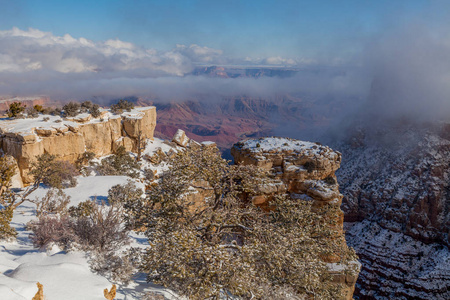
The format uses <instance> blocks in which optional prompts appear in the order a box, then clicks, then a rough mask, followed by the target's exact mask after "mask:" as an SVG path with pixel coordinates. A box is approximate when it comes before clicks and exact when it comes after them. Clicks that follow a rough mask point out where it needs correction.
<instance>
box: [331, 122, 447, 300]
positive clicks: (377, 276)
mask: <svg viewBox="0 0 450 300" xmlns="http://www.w3.org/2000/svg"><path fill="white" fill-rule="evenodd" d="M448 128H449V127H448V126H447V125H445V124H440V125H431V126H430V125H428V126H424V125H421V126H416V125H413V124H404V125H403V127H398V126H397V127H390V128H386V129H385V130H382V131H378V132H370V131H369V130H367V129H362V131H361V130H359V131H358V134H356V135H354V136H353V137H352V138H351V141H352V142H351V143H346V144H345V145H342V146H341V147H340V148H339V149H340V150H341V151H342V152H343V155H344V162H343V165H342V168H341V169H340V170H339V171H338V172H337V175H338V178H339V182H340V184H341V192H342V193H343V195H344V198H343V205H342V207H343V209H344V211H345V218H346V221H347V222H349V223H348V224H347V227H348V231H347V241H348V242H349V244H350V245H351V246H353V247H354V249H355V250H356V252H357V253H358V255H359V256H360V257H361V262H362V270H361V274H360V277H359V279H358V283H357V291H356V297H360V298H361V299H394V298H395V299H449V298H450V280H449V276H448V274H450V265H449V261H450V260H449V257H450V252H449V249H448V247H449V233H450V213H449V211H450V192H449V191H450V156H449V155H448V153H449V152H450V135H449V134H448V132H450V130H448ZM363 131H364V132H363Z"/></svg>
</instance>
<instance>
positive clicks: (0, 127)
mask: <svg viewBox="0 0 450 300" xmlns="http://www.w3.org/2000/svg"><path fill="white" fill-rule="evenodd" d="M152 107H153V106H148V107H137V108H134V109H132V110H131V111H130V112H124V113H122V114H121V115H114V114H112V113H111V112H110V111H109V110H104V109H102V110H101V111H102V112H104V111H106V112H107V113H106V114H104V115H102V116H101V117H99V118H91V119H90V120H89V121H87V122H83V123H77V122H75V121H74V120H78V119H83V118H87V117H89V116H90V114H87V113H82V114H78V115H77V116H76V117H73V118H68V119H64V118H61V117H60V116H51V115H42V114H39V116H38V117H37V118H32V119H9V118H0V133H1V132H3V133H6V132H9V133H14V134H20V135H30V134H35V129H36V128H39V129H55V128H61V127H64V126H66V127H69V126H71V127H74V128H77V127H79V126H80V125H81V124H90V123H98V122H101V119H103V120H105V121H106V120H108V119H116V118H120V117H126V118H134V119H140V118H142V117H143V115H144V112H143V111H145V110H148V109H149V108H152ZM44 118H48V121H44Z"/></svg>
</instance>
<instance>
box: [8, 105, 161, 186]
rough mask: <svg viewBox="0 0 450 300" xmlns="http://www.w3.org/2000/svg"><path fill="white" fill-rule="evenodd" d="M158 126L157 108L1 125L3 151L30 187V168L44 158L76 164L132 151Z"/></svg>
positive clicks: (50, 117)
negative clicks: (82, 157)
mask: <svg viewBox="0 0 450 300" xmlns="http://www.w3.org/2000/svg"><path fill="white" fill-rule="evenodd" d="M155 126H156V108H155V107H143V108H136V109H134V110H132V111H131V112H126V113H123V114H121V115H114V114H111V113H110V112H108V111H104V112H102V114H101V116H100V117H99V118H96V119H95V118H92V117H91V116H90V115H87V114H84V115H79V116H77V117H76V118H71V119H62V118H60V117H59V116H42V115H40V116H39V117H38V118H36V119H17V120H10V119H6V120H2V121H0V147H1V149H2V150H3V152H4V153H6V154H7V155H11V156H13V157H14V158H15V159H16V161H17V163H18V166H19V169H20V174H21V177H22V179H23V181H24V182H25V183H29V182H30V181H31V180H32V179H31V178H30V177H29V176H28V172H29V169H30V164H31V162H32V161H33V160H34V159H35V157H36V156H38V155H40V154H43V153H49V154H53V155H56V156H58V157H59V158H60V159H63V160H67V161H70V162H75V161H76V160H77V159H78V157H79V156H80V155H81V154H83V153H84V152H93V153H95V155H96V156H104V155H108V154H111V153H112V151H114V149H116V148H117V147H119V146H124V147H125V148H126V149H127V150H128V151H131V150H135V148H136V141H137V138H138V136H139V135H140V136H141V138H153V132H154V129H155Z"/></svg>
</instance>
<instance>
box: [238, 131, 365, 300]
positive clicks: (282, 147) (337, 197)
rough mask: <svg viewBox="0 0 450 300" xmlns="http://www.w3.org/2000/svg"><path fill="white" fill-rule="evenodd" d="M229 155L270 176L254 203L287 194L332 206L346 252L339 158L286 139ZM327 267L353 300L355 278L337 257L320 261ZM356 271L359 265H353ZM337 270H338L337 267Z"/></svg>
mask: <svg viewBox="0 0 450 300" xmlns="http://www.w3.org/2000/svg"><path fill="white" fill-rule="evenodd" d="M231 154H232V155H233V156H234V159H235V163H237V164H251V165H255V166H258V167H261V168H263V169H265V170H267V171H270V173H271V174H272V176H271V177H272V180H271V182H270V183H269V184H267V185H265V186H263V187H261V188H260V190H259V191H258V192H259V195H258V196H255V197H253V199H252V200H253V203H254V204H257V205H265V204H266V203H267V201H268V199H270V197H273V196H274V195H275V194H282V193H288V194H290V196H291V197H294V198H298V199H304V200H309V201H313V207H322V206H324V205H331V206H334V207H335V208H337V209H338V214H337V215H336V216H333V217H334V218H336V220H335V223H334V224H336V225H335V226H336V229H339V230H338V231H337V236H333V237H330V238H334V239H337V240H338V241H339V243H340V247H341V249H342V250H346V249H348V247H347V244H346V241H345V237H344V234H343V221H344V216H343V212H342V211H341V210H340V208H339V207H340V205H341V201H342V195H341V194H340V192H339V185H338V183H337V181H336V177H335V174H334V173H335V172H336V170H337V169H338V168H339V166H340V164H341V154H340V153H339V152H337V151H333V150H332V149H331V148H329V147H326V146H322V145H320V144H316V143H309V142H303V141H299V140H293V139H289V138H260V139H247V140H244V141H241V142H239V143H237V144H235V145H234V146H233V148H232V149H231ZM323 259H324V260H325V261H327V262H328V263H330V270H332V271H331V272H332V273H333V275H334V276H335V280H336V282H339V283H342V284H344V285H345V286H346V287H347V288H346V291H345V293H346V295H345V299H352V295H353V291H354V287H355V283H356V279H357V277H358V274H357V273H356V274H355V273H353V274H352V273H351V272H345V269H346V268H347V267H346V266H342V265H339V264H336V263H338V262H339V261H340V259H341V258H340V254H339V253H333V254H332V255H329V256H327V257H324V258H323ZM354 264H355V265H357V266H358V267H359V263H358V262H354ZM337 266H339V267H337Z"/></svg>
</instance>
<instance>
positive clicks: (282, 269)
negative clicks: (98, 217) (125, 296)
mask: <svg viewBox="0 0 450 300" xmlns="http://www.w3.org/2000/svg"><path fill="white" fill-rule="evenodd" d="M169 165H170V166H171V167H170V168H169V170H168V171H167V172H165V173H164V174H163V176H162V177H161V178H160V180H159V182H158V185H157V186H155V187H152V189H150V190H149V191H148V197H147V198H146V199H145V200H144V201H134V202H132V201H130V202H129V203H127V204H126V205H125V207H126V209H127V214H126V215H127V218H128V219H127V221H128V222H131V223H132V224H131V225H134V226H137V227H141V228H145V235H146V236H147V238H148V240H149V244H150V245H149V247H148V248H147V249H146V251H145V254H144V255H143V256H142V260H141V263H140V270H141V271H143V272H146V273H147V274H148V280H150V281H153V282H155V283H158V284H161V285H164V286H166V287H168V288H171V289H173V290H174V291H176V292H177V293H178V294H180V295H184V296H187V297H189V298H190V299H219V298H221V297H225V296H226V295H233V296H236V297H240V298H242V299H250V298H253V299H277V298H278V299H283V298H284V299H296V298H297V299H301V297H303V296H305V295H306V297H307V298H311V299H312V298H315V299H338V298H339V297H340V296H341V295H342V294H341V292H340V286H339V285H337V284H333V283H332V278H331V277H330V275H329V272H328V266H327V263H326V262H324V260H323V259H322V258H323V257H324V256H326V255H328V254H331V253H340V254H342V256H341V257H343V261H346V260H349V259H354V258H355V256H354V253H353V252H351V251H349V252H348V253H342V251H343V250H342V244H340V240H339V239H331V238H330V237H332V236H339V233H338V232H337V231H334V228H336V226H334V227H333V226H332V225H335V224H330V222H332V221H333V220H336V218H335V217H334V214H337V213H338V211H337V208H332V207H330V206H326V209H325V208H315V209H314V210H313V209H312V204H311V202H307V201H302V200H299V199H292V198H290V197H288V196H277V197H274V199H273V200H271V201H270V202H269V205H268V207H269V208H270V210H269V211H263V210H262V209H261V208H259V207H256V206H254V205H253V204H252V203H251V201H249V200H250V197H249V196H251V195H252V192H253V191H255V190H256V189H257V186H259V185H260V184H262V183H263V182H264V174H262V173H261V171H260V170H258V169H256V168H255V167H252V166H235V165H229V164H228V162H227V161H225V160H223V159H222V158H221V157H220V156H219V154H218V151H217V149H214V148H212V147H211V148H203V149H202V151H198V150H194V149H186V150H185V151H180V152H179V153H177V154H176V156H175V157H174V158H173V159H171V160H170V161H169ZM197 182H200V183H202V184H199V185H198V186H199V188H200V189H202V190H205V191H209V192H210V195H211V196H210V197H207V198H206V199H205V201H204V202H203V204H202V205H198V203H197V204H194V203H192V204H191V203H188V202H187V201H186V198H185V196H186V193H188V191H189V188H190V187H191V186H195V185H196V183H197ZM205 182H206V183H207V184H206V185H205V184H204V183H205ZM268 290H271V292H268Z"/></svg>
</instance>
